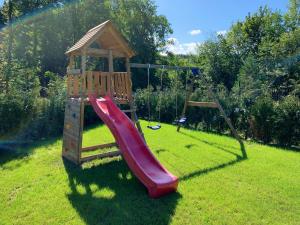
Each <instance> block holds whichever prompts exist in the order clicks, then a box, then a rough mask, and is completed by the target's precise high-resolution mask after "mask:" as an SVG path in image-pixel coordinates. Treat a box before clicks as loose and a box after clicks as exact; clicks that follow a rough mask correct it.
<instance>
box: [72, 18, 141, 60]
mask: <svg viewBox="0 0 300 225" xmlns="http://www.w3.org/2000/svg"><path fill="white" fill-rule="evenodd" d="M94 42H95V43H97V44H99V46H100V48H101V49H99V50H98V49H92V48H89V46H90V45H91V44H92V43H94ZM109 49H111V50H113V55H115V56H124V57H129V58H131V57H132V56H134V55H135V54H134V52H133V50H132V49H130V48H129V46H128V43H127V41H126V40H125V39H124V38H123V36H122V35H121V34H120V32H119V31H118V30H117V29H116V28H115V26H114V25H113V24H112V22H111V21H110V20H107V21H105V22H104V23H101V24H100V25H98V26H96V27H94V28H92V29H90V30H89V31H88V32H87V33H86V34H85V35H84V36H83V37H82V38H81V39H80V40H79V41H78V42H77V43H76V44H75V45H74V46H72V47H71V48H70V49H69V50H68V51H67V52H66V54H67V55H72V54H75V55H81V54H82V52H83V50H85V51H86V52H87V54H88V55H89V53H91V55H105V54H107V52H108V51H105V50H109Z"/></svg>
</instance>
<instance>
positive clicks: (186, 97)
mask: <svg viewBox="0 0 300 225" xmlns="http://www.w3.org/2000/svg"><path fill="white" fill-rule="evenodd" d="M194 82H195V79H194V78H192V82H191V84H190V86H189V88H188V90H187V93H186V96H185V101H184V106H183V110H182V114H181V118H183V117H185V113H186V109H187V107H188V101H189V100H190V97H191V94H192V92H193V87H194ZM180 128H181V124H180V123H178V126H177V132H179V131H180Z"/></svg>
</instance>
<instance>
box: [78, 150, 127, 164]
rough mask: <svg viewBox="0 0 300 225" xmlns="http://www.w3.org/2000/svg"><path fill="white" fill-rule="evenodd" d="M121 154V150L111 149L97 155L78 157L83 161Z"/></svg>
mask: <svg viewBox="0 0 300 225" xmlns="http://www.w3.org/2000/svg"><path fill="white" fill-rule="evenodd" d="M119 155H121V152H120V151H119V150H117V151H113V152H105V153H101V154H97V155H91V156H86V157H83V158H81V159H80V163H85V162H89V161H92V160H95V159H104V158H108V157H115V156H119Z"/></svg>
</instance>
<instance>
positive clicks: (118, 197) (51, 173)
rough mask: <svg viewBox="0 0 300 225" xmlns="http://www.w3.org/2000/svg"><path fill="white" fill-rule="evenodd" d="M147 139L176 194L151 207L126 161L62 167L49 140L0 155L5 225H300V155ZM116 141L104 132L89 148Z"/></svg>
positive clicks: (186, 137)
mask: <svg viewBox="0 0 300 225" xmlns="http://www.w3.org/2000/svg"><path fill="white" fill-rule="evenodd" d="M142 125H143V127H145V126H146V125H147V124H146V123H145V122H143V123H142ZM144 131H145V136H146V139H147V141H148V144H149V146H150V148H151V149H152V151H153V153H154V154H155V155H156V156H157V158H158V159H159V160H160V162H161V163H162V164H163V165H165V167H167V168H168V170H169V171H171V172H172V173H173V174H175V175H177V176H178V177H179V179H180V183H179V188H178V191H177V193H173V194H170V195H168V196H165V197H163V198H160V199H150V198H149V197H148V195H147V192H146V189H145V188H144V187H143V186H142V185H141V184H140V182H139V181H138V180H137V179H136V178H135V177H134V176H133V175H132V174H131V172H130V171H129V169H128V167H127V165H126V163H125V162H124V161H123V160H122V159H121V158H120V157H118V158H114V159H106V160H102V161H100V160H98V161H94V162H91V163H87V164H85V165H84V166H83V167H82V168H80V167H76V166H74V165H72V164H71V163H69V162H66V161H64V160H62V158H61V145H62V141H61V139H57V140H44V141H41V142H39V143H36V144H35V145H34V146H30V147H26V148H25V147H24V148H23V149H18V150H1V151H0V208H1V211H0V224H1V225H4V224H5V225H6V224H7V225H11V224H26V225H28V224H51V225H53V224H118V225H120V224H130V225H134V224H156V225H159V224H162V225H166V224H174V225H175V224H189V225H193V224H218V225H219V224H230V225H232V224H259V225H262V224H272V225H275V224H295V225H296V224H300V152H295V151H291V150H288V149H286V150H284V149H280V148H275V147H270V146H264V145H260V144H256V143H252V142H247V143H245V149H246V151H247V155H248V157H247V158H246V157H245V156H243V154H242V151H241V148H240V145H239V143H238V142H237V141H236V140H235V139H232V138H230V137H226V136H219V135H215V134H207V133H204V132H197V131H191V130H186V129H182V132H180V133H177V132H176V128H175V127H174V126H172V125H163V127H162V129H160V130H158V131H151V130H148V129H146V128H144ZM111 139H112V137H111V135H110V134H109V132H108V130H107V128H106V127H104V126H99V127H95V128H91V129H89V130H87V131H86V132H85V134H84V145H86V146H87V145H92V144H99V143H101V142H102V141H109V140H111Z"/></svg>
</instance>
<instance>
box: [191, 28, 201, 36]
mask: <svg viewBox="0 0 300 225" xmlns="http://www.w3.org/2000/svg"><path fill="white" fill-rule="evenodd" d="M189 33H190V35H192V36H195V35H199V34H201V33H202V31H201V30H199V29H197V30H191V31H190V32H189Z"/></svg>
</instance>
